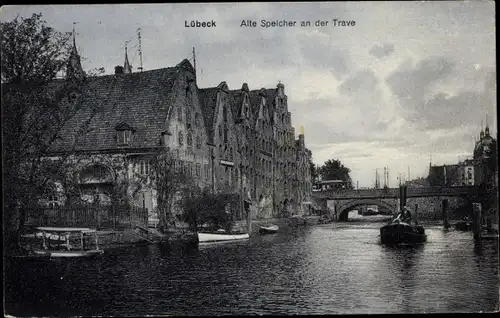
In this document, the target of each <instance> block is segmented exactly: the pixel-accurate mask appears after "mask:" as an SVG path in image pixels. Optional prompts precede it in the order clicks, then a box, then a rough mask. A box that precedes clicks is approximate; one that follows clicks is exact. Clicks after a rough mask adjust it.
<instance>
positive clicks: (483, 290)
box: [6, 223, 498, 316]
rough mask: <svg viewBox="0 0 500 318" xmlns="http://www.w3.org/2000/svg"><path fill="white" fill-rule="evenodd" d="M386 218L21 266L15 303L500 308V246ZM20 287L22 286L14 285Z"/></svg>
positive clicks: (202, 308) (212, 308)
mask: <svg viewBox="0 0 500 318" xmlns="http://www.w3.org/2000/svg"><path fill="white" fill-rule="evenodd" d="M380 226H381V225H380V224H373V223H372V224H363V223H357V224H329V225H322V226H317V227H309V228H298V229H297V231H296V232H293V231H283V232H281V233H278V234H275V235H265V236H254V237H252V238H250V240H247V241H244V242H233V243H231V244H222V245H220V244H216V245H212V246H204V247H200V248H189V247H183V246H177V245H149V246H142V247H135V248H127V249H117V250H114V251H109V253H106V254H105V255H104V256H103V257H101V258H99V259H96V260H92V261H90V260H58V261H50V262H45V263H44V262H39V263H38V262H37V263H36V266H34V265H33V264H29V263H22V264H20V265H19V266H16V267H14V268H11V269H10V270H9V272H10V275H9V276H8V277H6V288H7V286H10V287H9V288H10V289H9V291H10V292H9V293H8V294H7V297H6V306H7V307H8V308H9V309H10V313H11V314H13V315H16V316H20V315H35V316H39V315H113V316H124V315H127V316H131V315H141V316H142V315H155V314H160V315H223V314H224V315H225V314H338V313H344V314H346V313H347V314H348V313H398V312H400V313H413V312H450V311H455V312H456V311H459V312H460V311H467V312H474V311H479V310H486V311H488V310H493V309H494V308H495V306H497V302H498V243H497V242H494V241H485V242H484V243H483V244H482V245H481V246H474V242H473V240H472V238H471V235H470V233H463V232H456V231H443V229H442V228H441V227H429V228H426V232H427V234H428V242H427V243H426V244H423V245H419V246H416V247H406V248H401V247H399V248H395V247H387V246H384V245H381V244H380V238H379V227H380ZM12 286H15V288H14V289H13V288H12Z"/></svg>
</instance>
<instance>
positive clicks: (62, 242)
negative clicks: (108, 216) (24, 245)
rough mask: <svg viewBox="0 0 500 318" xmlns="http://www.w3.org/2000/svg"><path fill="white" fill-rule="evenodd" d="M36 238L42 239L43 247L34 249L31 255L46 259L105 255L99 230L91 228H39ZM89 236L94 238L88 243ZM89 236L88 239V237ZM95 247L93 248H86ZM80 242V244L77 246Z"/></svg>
mask: <svg viewBox="0 0 500 318" xmlns="http://www.w3.org/2000/svg"><path fill="white" fill-rule="evenodd" d="M35 229H36V231H37V233H35V237H36V238H39V239H40V238H41V240H42V242H41V247H40V248H32V249H31V254H33V255H38V256H44V257H47V256H49V257H91V256H97V255H101V254H103V253H104V251H103V250H101V249H99V245H98V235H97V230H95V229H90V228H71V227H65V228H58V227H37V228H35ZM88 234H91V235H92V234H93V238H92V239H91V240H90V241H91V242H88V241H89V240H88V239H87V238H88ZM86 235H87V237H86ZM86 241H87V246H88V245H93V248H87V246H86V244H85V243H86ZM77 242H79V243H80V244H76V243H77ZM78 245H79V246H78Z"/></svg>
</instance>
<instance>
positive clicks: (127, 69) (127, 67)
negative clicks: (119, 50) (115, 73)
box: [123, 42, 132, 74]
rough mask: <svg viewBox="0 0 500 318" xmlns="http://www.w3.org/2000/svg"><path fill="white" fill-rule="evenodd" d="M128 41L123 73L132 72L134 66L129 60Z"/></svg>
mask: <svg viewBox="0 0 500 318" xmlns="http://www.w3.org/2000/svg"><path fill="white" fill-rule="evenodd" d="M127 43H128V42H127ZM127 43H125V63H123V73H125V74H128V73H132V66H131V65H130V62H129V61H128V54H127Z"/></svg>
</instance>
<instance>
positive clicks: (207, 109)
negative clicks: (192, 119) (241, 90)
mask: <svg viewBox="0 0 500 318" xmlns="http://www.w3.org/2000/svg"><path fill="white" fill-rule="evenodd" d="M218 91H219V88H217V87H209V88H203V89H199V90H198V96H199V98H200V106H201V112H202V113H203V118H204V120H205V128H206V130H207V138H208V143H210V144H213V142H214V116H215V109H216V107H217V92H218Z"/></svg>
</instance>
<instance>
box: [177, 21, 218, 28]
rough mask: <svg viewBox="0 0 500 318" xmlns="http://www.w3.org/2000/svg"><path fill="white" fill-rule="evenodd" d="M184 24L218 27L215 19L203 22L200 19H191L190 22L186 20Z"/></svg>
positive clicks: (193, 26) (194, 26)
mask: <svg viewBox="0 0 500 318" xmlns="http://www.w3.org/2000/svg"><path fill="white" fill-rule="evenodd" d="M184 26H185V27H186V28H215V27H217V25H216V24H215V21H214V20H212V21H203V22H200V21H198V20H191V21H190V22H188V21H184Z"/></svg>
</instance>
